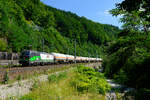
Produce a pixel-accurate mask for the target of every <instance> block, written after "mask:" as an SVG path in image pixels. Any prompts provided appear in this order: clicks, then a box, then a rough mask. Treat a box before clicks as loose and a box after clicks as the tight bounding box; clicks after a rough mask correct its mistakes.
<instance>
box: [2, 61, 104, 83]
mask: <svg viewBox="0 0 150 100" xmlns="http://www.w3.org/2000/svg"><path fill="white" fill-rule="evenodd" d="M80 64H81V63H80ZM82 64H85V65H88V66H91V67H94V66H100V65H101V63H100V62H98V63H82ZM74 65H77V64H52V65H46V66H30V67H12V68H0V82H2V81H4V79H5V76H6V74H7V75H8V77H9V80H13V79H16V78H17V77H18V76H21V77H22V78H24V77H26V76H31V75H34V74H35V73H42V72H46V71H47V70H48V69H52V68H53V69H57V68H61V67H65V66H74Z"/></svg>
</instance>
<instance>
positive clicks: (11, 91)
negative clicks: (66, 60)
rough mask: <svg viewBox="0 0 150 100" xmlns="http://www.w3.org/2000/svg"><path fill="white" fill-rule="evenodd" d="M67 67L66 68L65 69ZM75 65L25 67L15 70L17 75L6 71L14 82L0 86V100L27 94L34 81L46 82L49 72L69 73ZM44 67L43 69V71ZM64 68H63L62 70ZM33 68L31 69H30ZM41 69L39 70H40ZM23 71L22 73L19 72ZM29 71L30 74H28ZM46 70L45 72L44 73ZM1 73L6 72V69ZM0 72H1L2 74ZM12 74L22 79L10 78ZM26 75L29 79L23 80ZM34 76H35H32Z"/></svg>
mask: <svg viewBox="0 0 150 100" xmlns="http://www.w3.org/2000/svg"><path fill="white" fill-rule="evenodd" d="M84 65H85V66H91V67H99V66H100V65H101V63H88V64H84ZM66 66H67V67H66ZM74 66H76V65H75V64H71V65H53V67H52V66H39V67H25V69H24V68H15V70H16V71H17V73H16V72H15V71H14V69H13V70H12V69H7V70H8V72H9V73H8V77H9V78H10V79H16V82H11V83H9V84H1V85H0V98H1V99H2V100H5V99H6V98H12V97H16V96H22V95H25V94H28V93H29V92H30V90H31V88H32V87H33V85H34V83H35V81H47V78H48V74H47V73H49V72H51V73H59V72H62V71H69V70H71V69H72V68H73V67H74ZM41 67H42V68H41ZM43 67H44V69H43ZM63 67H64V68H63ZM32 68H33V69H32ZM40 68H41V69H40ZM22 69H23V71H21V70H22ZM29 69H30V71H31V72H28V70H29ZM45 70H47V72H46V71H45ZM3 71H6V69H5V70H4V69H3ZM3 71H2V70H1V72H3ZM13 72H14V74H16V76H21V78H22V79H19V78H17V77H15V76H11V74H12V73H13ZM42 72H43V74H40V75H38V77H37V76H36V75H35V73H38V74H39V73H42ZM25 75H27V76H28V77H29V78H28V79H24V78H23V76H25ZM34 75H35V76H34Z"/></svg>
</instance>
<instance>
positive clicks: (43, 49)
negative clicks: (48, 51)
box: [42, 39, 44, 52]
mask: <svg viewBox="0 0 150 100" xmlns="http://www.w3.org/2000/svg"><path fill="white" fill-rule="evenodd" d="M42 51H43V52H44V39H43V40H42Z"/></svg>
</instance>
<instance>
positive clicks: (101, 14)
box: [96, 10, 112, 17]
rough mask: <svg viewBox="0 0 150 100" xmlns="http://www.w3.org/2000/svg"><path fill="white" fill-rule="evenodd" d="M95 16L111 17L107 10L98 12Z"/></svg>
mask: <svg viewBox="0 0 150 100" xmlns="http://www.w3.org/2000/svg"><path fill="white" fill-rule="evenodd" d="M96 15H98V16H105V17H106V16H109V17H110V16H112V15H111V14H110V13H109V10H105V11H99V12H97V14H96Z"/></svg>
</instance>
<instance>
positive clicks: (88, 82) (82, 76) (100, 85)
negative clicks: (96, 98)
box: [71, 66, 110, 94]
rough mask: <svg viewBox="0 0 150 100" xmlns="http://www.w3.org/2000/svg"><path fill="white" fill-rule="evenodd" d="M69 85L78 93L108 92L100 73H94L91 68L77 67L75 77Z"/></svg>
mask: <svg viewBox="0 0 150 100" xmlns="http://www.w3.org/2000/svg"><path fill="white" fill-rule="evenodd" d="M71 85H72V86H74V87H75V88H77V90H78V91H79V92H87V91H91V92H98V93H100V94H105V93H106V92H107V91H109V90H110V86H109V85H108V83H107V82H106V79H105V78H104V76H103V74H102V73H99V72H96V71H95V70H94V69H93V68H90V67H84V66H78V68H77V75H76V77H75V78H74V79H73V80H72V81H71Z"/></svg>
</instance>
